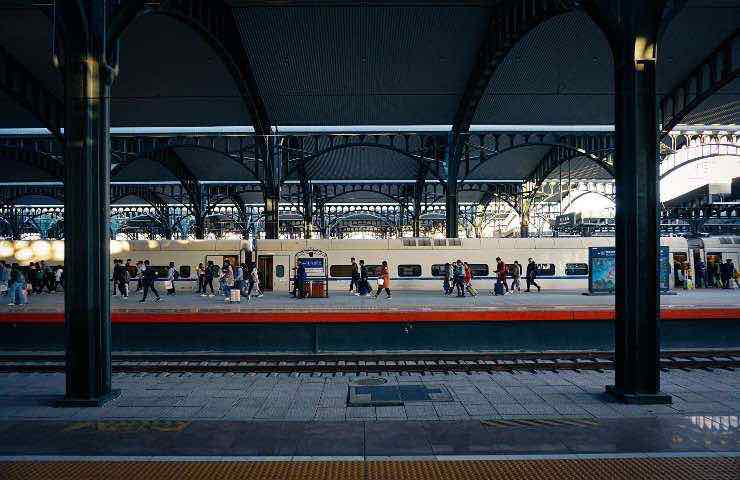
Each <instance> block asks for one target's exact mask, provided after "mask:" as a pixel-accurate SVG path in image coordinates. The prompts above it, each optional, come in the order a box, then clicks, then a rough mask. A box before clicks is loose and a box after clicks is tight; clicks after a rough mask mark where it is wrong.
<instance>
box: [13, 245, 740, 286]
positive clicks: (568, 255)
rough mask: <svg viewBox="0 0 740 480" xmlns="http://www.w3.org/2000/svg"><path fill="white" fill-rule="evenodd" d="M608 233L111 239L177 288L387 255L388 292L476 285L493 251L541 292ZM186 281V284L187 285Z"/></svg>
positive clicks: (58, 254) (715, 252) (346, 274)
mask: <svg viewBox="0 0 740 480" xmlns="http://www.w3.org/2000/svg"><path fill="white" fill-rule="evenodd" d="M661 245H663V246H666V247H668V249H669V255H670V259H671V261H670V262H669V263H670V268H671V275H670V278H671V279H672V280H671V286H672V287H676V286H678V284H677V282H679V278H678V276H677V275H675V265H677V264H684V263H685V262H688V263H689V264H690V265H695V264H696V262H697V261H698V260H699V259H701V260H703V261H704V262H708V261H715V260H723V261H724V260H727V259H732V260H733V261H734V262H735V264H736V265H738V264H740V237H737V236H721V237H705V238H696V239H686V238H684V237H663V238H661ZM613 246H614V238H611V237H559V238H553V237H548V238H446V239H445V238H443V239H438V238H397V239H375V240H349V239H301V240H297V239H280V240H268V239H255V240H134V241H117V240H112V241H111V261H112V259H113V258H117V259H122V260H127V259H131V260H132V261H133V262H136V261H138V260H149V261H150V262H151V265H152V268H154V269H155V270H156V271H157V273H158V276H161V277H164V276H166V269H167V265H168V264H169V262H175V265H177V266H178V268H179V271H180V279H181V282H180V284H179V285H180V288H181V289H186V288H191V285H192V282H193V281H194V280H195V276H196V274H195V267H196V266H197V265H198V263H201V262H202V263H206V262H208V261H213V262H214V263H215V264H219V265H220V264H222V263H223V262H224V261H225V260H229V261H230V262H231V263H232V265H233V264H236V263H242V262H250V261H253V262H257V265H258V269H259V271H260V275H261V277H262V278H261V283H262V285H263V288H264V290H266V291H276V292H288V291H290V289H291V288H292V285H291V280H292V276H293V272H294V268H295V266H296V263H297V261H298V260H299V259H300V260H301V261H302V262H304V265H306V266H307V271H308V274H309V277H312V278H316V279H317V280H318V279H320V278H323V279H324V281H325V282H326V285H327V287H326V288H327V291H329V290H330V291H333V292H339V291H346V290H348V289H349V283H350V278H351V273H352V268H351V258H352V257H354V258H356V259H357V260H358V261H359V260H361V259H362V260H364V261H365V264H366V265H367V266H368V270H369V272H370V275H371V276H375V275H376V274H377V270H378V266H379V265H380V264H381V263H382V262H383V261H387V262H388V265H389V268H390V272H391V281H392V285H393V288H394V289H395V290H441V288H442V287H441V285H442V276H443V273H444V264H445V263H446V262H453V261H456V260H457V259H462V260H463V261H465V262H468V263H469V264H470V265H471V269H472V272H473V277H474V282H475V285H476V286H477V287H478V288H479V289H492V288H493V285H494V283H495V281H496V277H495V272H494V270H495V265H496V261H495V258H496V257H501V258H502V259H503V260H504V262H505V263H507V264H509V265H510V264H512V263H513V262H514V260H517V261H518V262H519V263H520V264H521V265H524V266H526V264H527V261H528V259H529V258H532V259H534V261H535V263H536V264H537V271H538V273H537V282H538V283H539V284H540V285H541V286H542V288H543V289H547V290H586V289H587V288H588V273H589V271H588V269H589V264H588V249H589V247H613ZM0 260H5V261H6V262H18V263H20V264H21V265H28V264H29V263H30V262H38V261H41V260H44V261H45V262H46V264H48V265H52V266H56V265H62V264H63V263H64V242H63V241H46V240H32V241H11V240H4V241H0ZM188 281H189V282H190V283H188Z"/></svg>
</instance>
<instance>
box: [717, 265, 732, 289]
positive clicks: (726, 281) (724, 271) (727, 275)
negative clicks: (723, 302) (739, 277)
mask: <svg viewBox="0 0 740 480" xmlns="http://www.w3.org/2000/svg"><path fill="white" fill-rule="evenodd" d="M719 268H720V280H721V282H722V288H731V287H732V285H731V284H730V279H731V278H732V277H734V276H735V268H734V266H733V265H732V260H730V259H729V258H728V259H727V260H725V263H722V264H720V267H719Z"/></svg>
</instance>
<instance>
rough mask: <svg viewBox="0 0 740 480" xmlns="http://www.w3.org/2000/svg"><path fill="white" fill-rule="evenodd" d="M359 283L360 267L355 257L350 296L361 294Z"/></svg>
mask: <svg viewBox="0 0 740 480" xmlns="http://www.w3.org/2000/svg"><path fill="white" fill-rule="evenodd" d="M359 281H360V267H359V266H358V265H357V261H355V257H352V279H351V280H350V281H349V294H350V295H352V294H353V293H354V294H355V295H359V294H360V287H359ZM355 290H356V291H355Z"/></svg>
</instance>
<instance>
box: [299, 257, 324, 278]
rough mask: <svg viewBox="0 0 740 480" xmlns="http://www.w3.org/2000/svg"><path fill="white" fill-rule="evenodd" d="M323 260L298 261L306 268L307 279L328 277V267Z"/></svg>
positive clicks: (303, 259)
mask: <svg viewBox="0 0 740 480" xmlns="http://www.w3.org/2000/svg"><path fill="white" fill-rule="evenodd" d="M324 260H325V259H323V258H316V257H314V258H305V257H304V258H299V259H298V261H299V262H301V263H302V264H303V266H304V267H305V268H306V276H307V277H324V276H326V265H325V262H324Z"/></svg>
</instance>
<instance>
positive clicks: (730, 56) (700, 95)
mask: <svg viewBox="0 0 740 480" xmlns="http://www.w3.org/2000/svg"><path fill="white" fill-rule="evenodd" d="M738 50H740V28H737V29H735V31H734V32H732V34H730V35H729V36H728V37H727V38H726V39H725V40H723V41H722V43H720V44H719V45H718V46H717V48H715V49H714V50H713V51H712V52H711V53H710V54H709V55H707V56H706V57H705V58H704V60H702V61H701V63H699V65H697V66H696V67H695V68H694V69H693V70H692V71H691V73H689V74H688V76H687V77H686V78H684V79H683V80H682V81H680V82H678V83H677V84H676V86H674V87H673V88H672V89H671V90H670V91H669V92H668V93H667V94H665V96H664V97H663V98H662V99H661V101H660V103H659V107H660V108H659V112H658V122H659V124H660V128H661V131H660V135H661V137H665V136H666V135H668V134H669V133H670V131H671V130H673V128H674V127H675V126H676V125H678V124H679V123H680V122H681V120H683V118H684V117H685V116H686V115H688V114H689V113H690V112H691V111H693V110H694V109H696V107H698V106H699V105H700V104H701V103H702V102H704V101H705V100H706V99H708V98H709V97H710V96H712V95H713V94H714V93H715V92H717V91H719V90H720V89H721V88H722V87H724V86H725V85H728V84H729V83H730V82H732V81H733V80H735V79H736V78H738V76H740V55H738V54H737V51H738Z"/></svg>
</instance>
